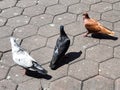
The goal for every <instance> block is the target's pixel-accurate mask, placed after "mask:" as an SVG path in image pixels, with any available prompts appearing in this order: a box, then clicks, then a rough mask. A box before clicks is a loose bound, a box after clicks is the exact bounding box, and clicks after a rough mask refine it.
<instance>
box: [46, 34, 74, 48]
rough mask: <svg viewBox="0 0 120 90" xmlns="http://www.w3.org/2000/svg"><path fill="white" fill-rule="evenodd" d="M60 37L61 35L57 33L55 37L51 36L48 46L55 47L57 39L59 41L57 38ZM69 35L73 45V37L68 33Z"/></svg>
mask: <svg viewBox="0 0 120 90" xmlns="http://www.w3.org/2000/svg"><path fill="white" fill-rule="evenodd" d="M58 37H59V35H56V36H54V37H50V38H49V39H48V41H47V47H50V48H54V47H55V45H56V41H57V38H58ZM68 37H69V38H70V45H72V43H73V37H72V36H70V35H68Z"/></svg>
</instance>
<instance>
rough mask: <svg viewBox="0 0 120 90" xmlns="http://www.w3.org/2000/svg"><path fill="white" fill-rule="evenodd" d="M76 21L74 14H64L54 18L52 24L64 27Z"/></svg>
mask: <svg viewBox="0 0 120 90" xmlns="http://www.w3.org/2000/svg"><path fill="white" fill-rule="evenodd" d="M74 21H76V15H75V14H70V13H64V14H62V15H58V16H56V17H55V18H54V21H53V22H54V23H57V24H60V25H64V24H68V23H71V22H74Z"/></svg>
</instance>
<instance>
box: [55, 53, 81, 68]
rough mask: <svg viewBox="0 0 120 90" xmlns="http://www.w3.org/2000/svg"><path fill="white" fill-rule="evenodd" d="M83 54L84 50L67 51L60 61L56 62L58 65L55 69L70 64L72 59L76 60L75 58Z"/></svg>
mask: <svg viewBox="0 0 120 90" xmlns="http://www.w3.org/2000/svg"><path fill="white" fill-rule="evenodd" d="M81 54H82V51H79V52H69V53H67V54H66V55H65V56H64V57H63V58H62V59H61V60H60V62H58V63H56V67H55V68H54V70H56V69H58V68H59V67H61V66H63V65H65V64H68V63H70V62H72V61H74V60H75V59H77V58H79V57H80V56H81Z"/></svg>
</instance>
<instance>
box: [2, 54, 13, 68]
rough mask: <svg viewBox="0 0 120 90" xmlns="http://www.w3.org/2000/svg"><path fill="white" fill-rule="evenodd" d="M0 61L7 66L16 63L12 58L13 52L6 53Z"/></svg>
mask: <svg viewBox="0 0 120 90" xmlns="http://www.w3.org/2000/svg"><path fill="white" fill-rule="evenodd" d="M0 62H1V63H3V64H5V65H7V66H13V65H15V63H14V61H13V59H12V52H6V53H4V54H3V56H2V58H1V61H0Z"/></svg>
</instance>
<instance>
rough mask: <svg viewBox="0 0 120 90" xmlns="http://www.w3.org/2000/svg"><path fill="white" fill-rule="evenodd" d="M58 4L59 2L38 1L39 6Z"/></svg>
mask: <svg viewBox="0 0 120 90" xmlns="http://www.w3.org/2000/svg"><path fill="white" fill-rule="evenodd" d="M57 3H58V0H38V4H40V5H43V6H46V7H47V6H51V5H54V4H57Z"/></svg>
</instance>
